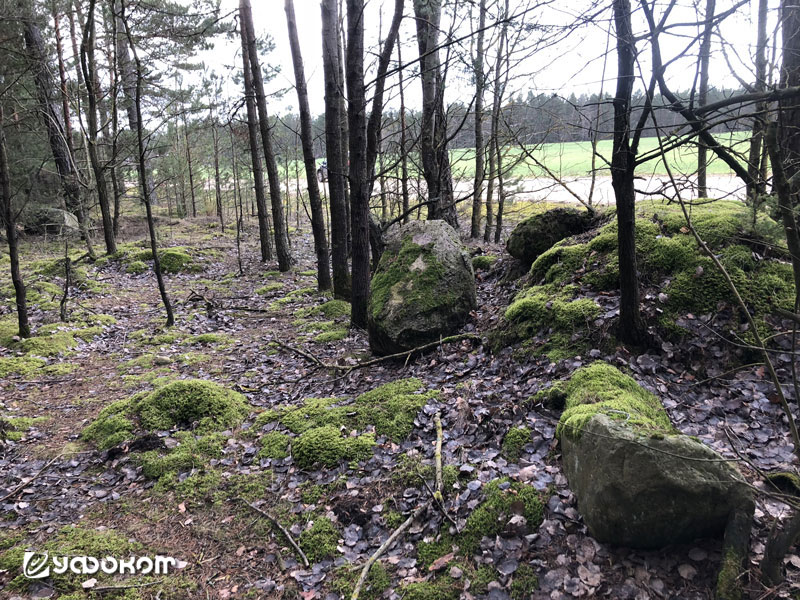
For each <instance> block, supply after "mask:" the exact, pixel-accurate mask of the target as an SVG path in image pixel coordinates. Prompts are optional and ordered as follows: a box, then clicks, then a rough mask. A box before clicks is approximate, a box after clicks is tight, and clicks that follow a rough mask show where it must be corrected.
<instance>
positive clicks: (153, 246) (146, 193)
mask: <svg viewBox="0 0 800 600" xmlns="http://www.w3.org/2000/svg"><path fill="white" fill-rule="evenodd" d="M119 3H120V12H119V18H120V21H121V25H122V29H123V30H124V31H125V38H126V39H127V42H128V44H129V45H130V49H131V52H132V53H133V62H134V65H135V83H134V91H133V109H134V112H135V118H136V120H135V123H136V147H137V154H138V156H137V159H138V163H139V185H140V186H141V188H142V201H143V202H144V208H145V214H146V215H147V230H148V232H149V234H150V250H151V252H152V253H153V270H154V271H155V274H156V281H157V282H158V291H159V294H160V295H161V301H162V302H163V303H164V309H165V310H166V313H167V322H166V326H167V327H172V326H173V325H174V324H175V315H174V314H173V312H172V303H171V302H170V300H169V296H168V295H167V287H166V285H165V284H164V275H163V273H162V271H161V259H160V258H159V256H158V243H157V241H156V226H155V220H154V219H153V208H152V205H151V200H150V183H149V182H148V180H147V174H148V170H147V152H146V149H145V144H144V124H143V123H142V87H143V85H142V84H143V81H144V76H143V74H142V64H141V62H140V60H139V55H138V53H137V52H136V46H135V45H134V43H133V35H131V30H130V27H129V26H128V21H127V18H126V16H125V0H119ZM126 52H127V47H126Z"/></svg>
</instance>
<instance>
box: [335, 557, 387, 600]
mask: <svg viewBox="0 0 800 600" xmlns="http://www.w3.org/2000/svg"><path fill="white" fill-rule="evenodd" d="M359 575H360V573H359V571H357V570H355V571H354V570H351V569H348V568H347V567H342V568H340V569H337V571H336V572H335V577H334V579H333V582H332V583H331V589H332V590H333V591H334V592H336V593H338V594H339V595H340V596H341V597H343V598H350V596H352V594H353V588H354V587H355V585H356V582H357V581H358V577H359ZM391 584H392V580H391V577H390V576H389V572H388V571H387V570H386V567H384V566H383V563H382V562H380V561H377V562H376V563H375V564H373V565H372V568H371V569H370V570H369V574H368V575H367V579H366V581H365V582H364V585H363V586H362V587H361V593H360V594H359V596H358V597H359V598H361V599H363V600H378V599H379V598H381V597H382V596H383V592H385V591H386V590H388V589H389V587H390V586H391Z"/></svg>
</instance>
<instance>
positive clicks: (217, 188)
mask: <svg viewBox="0 0 800 600" xmlns="http://www.w3.org/2000/svg"><path fill="white" fill-rule="evenodd" d="M211 135H212V137H213V141H214V199H215V201H216V205H217V218H218V219H219V228H220V229H221V230H222V232H223V233H224V232H225V215H223V214H222V183H221V181H220V177H219V132H218V131H217V120H216V119H215V118H214V117H213V115H212V117H211Z"/></svg>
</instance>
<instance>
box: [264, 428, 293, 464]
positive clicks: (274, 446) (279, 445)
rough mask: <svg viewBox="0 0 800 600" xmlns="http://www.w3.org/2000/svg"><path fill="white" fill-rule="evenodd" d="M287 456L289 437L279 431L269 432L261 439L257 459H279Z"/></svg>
mask: <svg viewBox="0 0 800 600" xmlns="http://www.w3.org/2000/svg"><path fill="white" fill-rule="evenodd" d="M287 456H289V436H288V435H286V434H285V433H281V432H279V431H270V432H269V433H265V434H264V435H263V436H262V437H261V450H260V451H259V453H258V457H259V458H273V459H281V458H286V457H287Z"/></svg>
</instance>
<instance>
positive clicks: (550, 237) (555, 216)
mask: <svg viewBox="0 0 800 600" xmlns="http://www.w3.org/2000/svg"><path fill="white" fill-rule="evenodd" d="M594 224H595V216H594V215H593V214H591V213H589V212H588V211H585V210H577V209H575V208H554V209H553V210H548V211H546V212H543V213H541V214H539V215H535V216H533V217H530V218H528V219H525V220H524V221H521V222H520V224H519V225H517V226H516V227H515V228H514V231H512V232H511V235H510V236H509V238H508V242H507V243H506V249H507V250H508V253H509V254H510V255H511V256H513V257H514V258H518V259H519V260H520V261H522V264H523V265H524V266H525V268H526V269H527V268H528V267H530V266H531V265H532V264H533V261H535V260H536V259H537V258H538V256H539V255H540V254H542V253H544V252H546V251H547V250H549V249H550V248H551V247H552V246H553V244H555V243H556V242H560V241H561V240H563V239H564V238H568V237H570V236H572V235H578V234H579V233H583V232H585V231H588V230H589V229H591V228H592V227H593V226H594Z"/></svg>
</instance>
